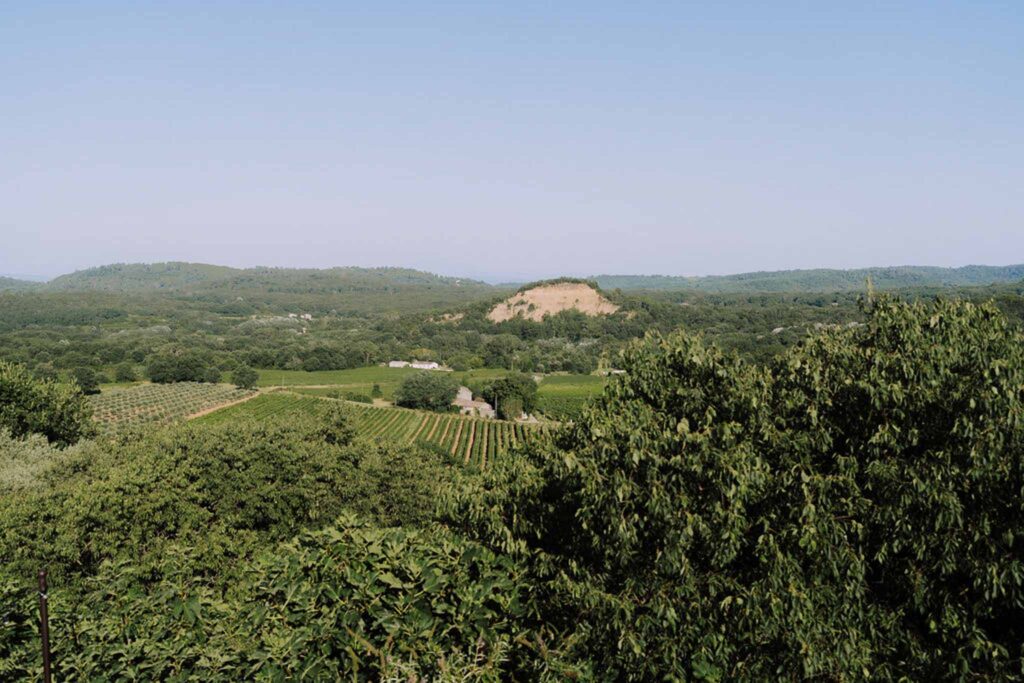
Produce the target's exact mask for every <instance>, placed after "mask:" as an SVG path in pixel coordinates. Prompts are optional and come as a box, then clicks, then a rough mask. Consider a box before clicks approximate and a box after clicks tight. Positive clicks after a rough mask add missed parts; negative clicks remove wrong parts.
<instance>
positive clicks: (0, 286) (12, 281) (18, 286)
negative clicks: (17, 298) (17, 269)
mask: <svg viewBox="0 0 1024 683" xmlns="http://www.w3.org/2000/svg"><path fill="white" fill-rule="evenodd" d="M39 284H40V283H38V282H32V281H30V280H19V279H17V278H13V277H6V276H3V275H0V291H18V290H25V289H33V288H35V287H38V286H39Z"/></svg>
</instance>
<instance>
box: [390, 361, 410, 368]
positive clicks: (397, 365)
mask: <svg viewBox="0 0 1024 683" xmlns="http://www.w3.org/2000/svg"><path fill="white" fill-rule="evenodd" d="M388 367H389V368H407V367H409V361H407V360H393V361H391V362H390V363H388Z"/></svg>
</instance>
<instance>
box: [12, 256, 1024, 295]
mask: <svg viewBox="0 0 1024 683" xmlns="http://www.w3.org/2000/svg"><path fill="white" fill-rule="evenodd" d="M868 278H870V279H871V282H872V285H873V286H874V287H875V288H876V289H880V290H881V289H901V288H918V287H932V288H935V287H964V286H981V285H990V284H999V283H1006V282H1017V281H1020V280H1024V264H1017V265H1009V266H975V265H972V266H964V267H961V268H939V267H933V266H893V267H877V268H859V269H854V270H838V269H824V268H821V269H811V270H784V271H772V272H768V271H765V272H753V273H739V274H735V275H711V276H696V277H687V276H672V275H598V276H595V277H592V278H589V279H590V280H592V281H594V282H596V283H597V284H598V285H599V286H600V287H601V288H602V289H606V290H614V289H621V290H626V291H629V290H649V291H695V292H708V293H747V292H749V293H756V292H846V291H857V290H862V289H864V288H865V287H866V283H867V280H868ZM514 287H515V285H513V284H499V285H491V284H488V283H486V282H482V281H479V280H473V279H469V278H458V277H451V276H443V275H436V274H433V273H428V272H424V271H420V270H414V269H410V268H390V267H384V268H361V267H338V268H327V269H315V268H268V267H256V268H231V267H228V266H219V265H211V264H205V263H186V262H167V263H151V264H143V263H127V264H126V263H119V264H111V265H105V266H99V267H96V268H88V269H85V270H80V271H76V272H74V273H69V274H67V275H61V276H59V277H56V278H54V279H53V280H50V281H49V282H32V281H28V280H19V279H15V278H9V277H0V291H25V290H36V291H49V292H90V291H92V292H124V293H144V292H160V291H166V292H183V293H199V292H212V293H228V292H233V291H238V290H252V289H259V290H261V291H273V292H289V293H314V292H332V291H333V292H346V293H353V292H360V291H364V292H378V293H379V292H388V291H398V290H402V289H407V288H408V289H416V290H432V289H439V290H449V289H451V290H460V296H459V298H465V299H466V300H469V299H471V298H472V297H473V296H475V295H479V296H491V295H494V294H495V293H499V292H505V291H508V290H509V289H512V288H514Z"/></svg>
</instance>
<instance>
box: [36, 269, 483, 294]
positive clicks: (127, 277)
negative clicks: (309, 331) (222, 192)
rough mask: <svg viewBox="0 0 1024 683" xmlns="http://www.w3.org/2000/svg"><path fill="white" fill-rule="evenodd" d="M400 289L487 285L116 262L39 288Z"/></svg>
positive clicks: (419, 274)
mask: <svg viewBox="0 0 1024 683" xmlns="http://www.w3.org/2000/svg"><path fill="white" fill-rule="evenodd" d="M402 287H453V288H454V287H461V288H477V289H486V290H490V289H491V287H490V285H487V284H486V283H483V282H478V281H475V280H468V279H465V278H455V277H444V276H441V275H434V274H433V273H426V272H423V271H418V270H412V269H408V268H355V267H346V268H327V269H323V270H318V269H315V268H229V267H227V266H216V265H209V264H205V263H181V262H169V263H117V264H113V265H107V266H99V267H97V268H89V269H87V270H80V271H77V272H74V273H70V274H68V275H61V276H60V277H58V278H55V279H53V280H51V281H50V282H48V283H46V284H45V285H43V289H45V290H48V291H104V292H151V291H160V290H164V291H188V292H209V291H211V290H239V289H241V290H245V289H250V290H252V289H258V290H261V291H277V292H296V293H298V292H301V293H312V292H320V293H330V292H351V291H383V290H388V289H394V288H402Z"/></svg>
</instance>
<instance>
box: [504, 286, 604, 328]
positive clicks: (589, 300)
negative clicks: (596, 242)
mask: <svg viewBox="0 0 1024 683" xmlns="http://www.w3.org/2000/svg"><path fill="white" fill-rule="evenodd" d="M573 309H575V310H577V311H580V312H581V313H585V314H586V315H608V314H609V313H614V312H615V311H617V310H619V307H618V306H616V305H615V304H613V303H612V302H611V301H609V300H608V299H606V298H604V297H603V296H601V293H600V292H598V291H597V290H596V289H594V288H593V287H591V286H590V285H587V284H583V283H581V282H558V283H555V284H550V285H539V286H537V287H532V288H530V289H526V290H523V291H521V292H517V293H515V294H513V295H512V296H510V297H509V298H507V299H505V300H504V301H502V302H501V303H500V304H498V305H497V306H495V307H494V308H493V309H491V312H490V313H488V314H487V319H488V320H490V321H492V322H496V323H500V322H503V321H505V320H511V319H512V318H516V317H522V318H525V319H527V320H534V321H537V322H540V321H541V320H543V319H544V316H545V315H548V314H551V315H554V314H556V313H561V312H562V311H569V310H573Z"/></svg>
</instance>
